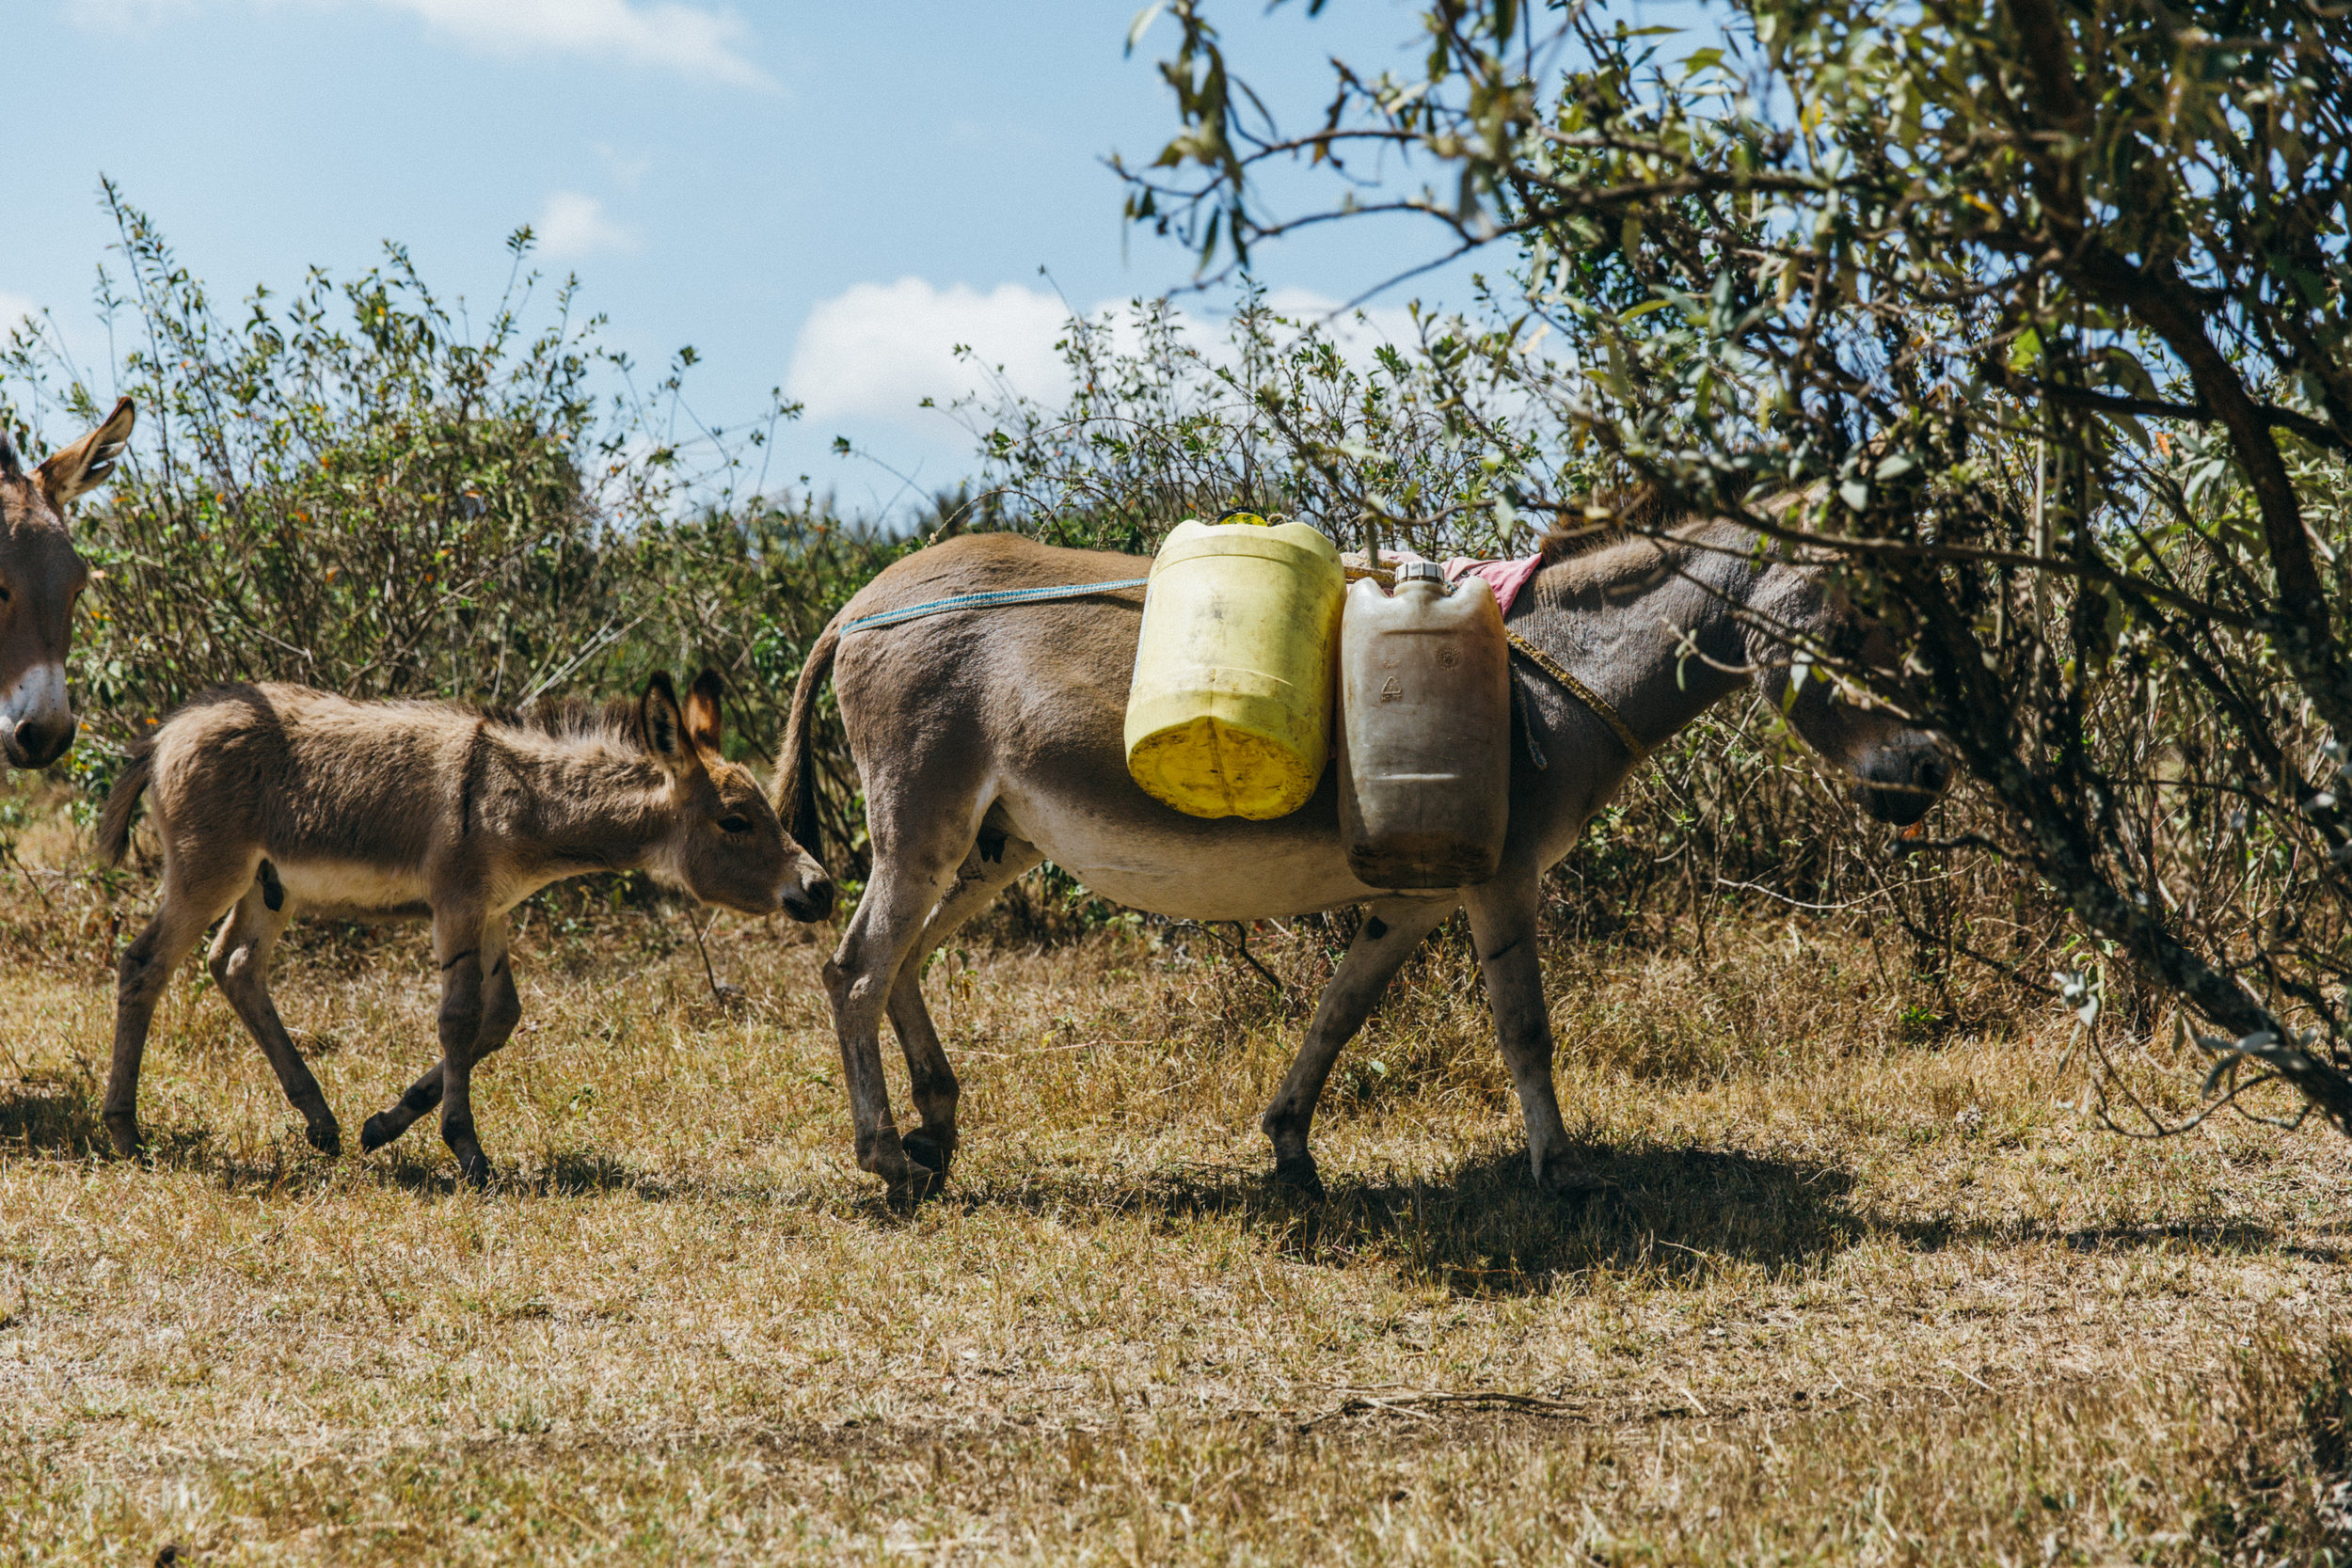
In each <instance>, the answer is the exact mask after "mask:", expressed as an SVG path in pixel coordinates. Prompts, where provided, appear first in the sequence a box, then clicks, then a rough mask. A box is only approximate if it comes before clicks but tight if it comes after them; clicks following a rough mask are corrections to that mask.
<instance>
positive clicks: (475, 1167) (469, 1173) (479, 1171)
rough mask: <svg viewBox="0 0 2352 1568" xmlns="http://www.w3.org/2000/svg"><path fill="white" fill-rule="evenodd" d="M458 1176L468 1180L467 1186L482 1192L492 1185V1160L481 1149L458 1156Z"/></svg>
mask: <svg viewBox="0 0 2352 1568" xmlns="http://www.w3.org/2000/svg"><path fill="white" fill-rule="evenodd" d="M457 1174H458V1175H460V1176H462V1177H464V1178H465V1179H466V1185H467V1186H469V1187H471V1188H472V1189H473V1190H474V1191H475V1192H477V1193H478V1192H481V1191H482V1190H483V1189H484V1188H485V1187H487V1186H489V1184H490V1158H489V1156H488V1155H486V1154H485V1153H483V1152H482V1150H480V1149H478V1148H477V1149H474V1150H472V1151H471V1152H470V1153H465V1154H460V1155H458V1156H457Z"/></svg>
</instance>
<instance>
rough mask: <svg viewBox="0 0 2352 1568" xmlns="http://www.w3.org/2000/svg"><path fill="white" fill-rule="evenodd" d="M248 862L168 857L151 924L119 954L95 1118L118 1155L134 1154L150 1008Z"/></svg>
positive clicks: (238, 887)
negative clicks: (193, 862) (108, 1058)
mask: <svg viewBox="0 0 2352 1568" xmlns="http://www.w3.org/2000/svg"><path fill="white" fill-rule="evenodd" d="M253 864H254V863H253V861H251V860H246V861H244V862H241V863H238V864H235V865H226V866H224V865H221V864H218V863H214V864H209V865H201V866H198V867H191V866H190V865H188V864H187V863H186V858H185V857H177V856H175V857H172V858H171V859H170V860H169V861H168V862H167V864H166V865H165V868H164V898H163V903H162V904H161V905H160V906H159V907H158V908H157V909H156V911H155V917H154V918H153V919H152V920H150V921H149V922H148V923H147V928H146V929H145V930H143V931H141V932H140V933H139V934H138V936H137V938H136V939H135V940H134V941H133V942H132V943H131V945H130V946H128V947H126V948H124V949H123V950H122V962H121V964H120V965H119V968H118V969H117V971H116V985H115V1052H114V1065H113V1067H112V1069H110V1070H109V1072H108V1073H107V1076H106V1098H105V1101H104V1102H103V1106H102V1115H101V1119H102V1120H103V1121H104V1123H105V1126H106V1135H107V1136H108V1137H109V1138H110V1139H112V1140H113V1143H114V1146H115V1152H116V1153H118V1154H123V1155H129V1154H135V1153H137V1152H138V1148H139V1113H138V1101H139V1060H140V1058H141V1057H142V1056H143V1055H145V1054H146V1052H147V1031H148V1028H149V1026H150V1025H151V1024H152V1023H153V1022H154V1021H155V1005H156V1004H157V1003H158V1002H160V1001H162V1000H163V995H164V990H165V988H166V987H167V986H169V985H170V984H171V976H172V974H174V973H175V972H177V971H178V969H179V968H180V965H181V963H182V962H183V960H184V959H185V958H187V956H188V954H189V953H190V952H192V951H194V950H195V947H196V944H197V942H198V941H199V939H200V938H201V937H202V936H203V935H204V929H205V927H208V926H210V925H212V923H213V922H214V921H215V920H217V919H219V918H220V916H221V914H222V913H223V912H224V911H227V910H228V908H229V906H230V905H231V904H234V903H235V902H236V901H237V899H238V896H239V895H241V894H243V893H244V891H245V890H246V888H247V887H249V886H251V885H252V882H253Z"/></svg>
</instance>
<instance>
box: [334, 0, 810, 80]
mask: <svg viewBox="0 0 2352 1568" xmlns="http://www.w3.org/2000/svg"><path fill="white" fill-rule="evenodd" d="M374 3H375V4H377V5H380V6H386V7H389V8H391V9H393V10H399V11H405V12H407V13H408V14H410V15H411V16H415V17H420V18H421V19H422V20H423V21H424V22H425V23H427V24H429V25H431V26H433V27H434V28H436V29H437V30H438V31H441V32H444V33H448V34H450V35H451V36H453V37H454V38H457V39H459V40H463V41H464V42H467V43H469V44H472V45H474V46H475V47H477V48H482V49H489V50H495V51H497V52H499V53H501V54H516V55H523V54H535V53H537V52H539V51H541V50H553V51H556V52H559V53H564V54H575V55H619V56H621V57H622V58H624V59H628V60H634V61H637V62H638V63H640V64H643V65H658V66H665V67H667V68H669V69H670V70H673V71H681V72H683V73H685V74H686V75H689V76H707V77H708V78H710V79H711V80H713V81H719V82H730V83H733V84H734V85H736V86H738V87H774V86H775V85H776V84H775V81H774V79H773V78H772V77H771V76H770V75H769V74H768V73H767V72H766V71H762V70H761V69H760V68H759V67H758V66H756V65H755V64H753V63H752V61H751V59H750V58H749V57H748V56H747V55H745V54H744V53H743V50H744V46H745V45H746V44H748V43H749V42H750V41H751V26H750V24H748V23H746V22H745V21H744V20H743V19H742V18H741V17H739V16H737V15H736V14H735V13H734V12H733V11H714V10H707V9H705V8H702V7H700V6H687V5H679V4H675V0H655V3H653V4H639V5H631V4H630V3H629V0H374Z"/></svg>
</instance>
